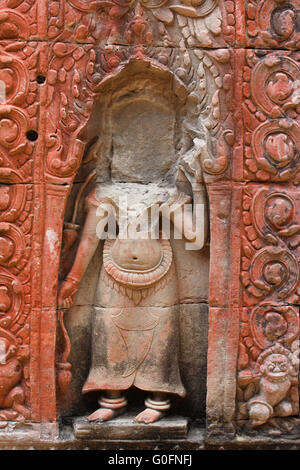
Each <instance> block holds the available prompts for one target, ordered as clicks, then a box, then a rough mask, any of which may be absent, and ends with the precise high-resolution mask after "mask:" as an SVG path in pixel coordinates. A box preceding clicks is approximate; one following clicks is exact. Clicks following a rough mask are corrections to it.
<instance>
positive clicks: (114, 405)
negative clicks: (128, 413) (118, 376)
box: [88, 390, 127, 421]
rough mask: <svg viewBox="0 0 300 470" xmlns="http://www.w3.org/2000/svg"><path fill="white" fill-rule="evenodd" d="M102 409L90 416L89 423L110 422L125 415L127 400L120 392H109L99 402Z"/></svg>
mask: <svg viewBox="0 0 300 470" xmlns="http://www.w3.org/2000/svg"><path fill="white" fill-rule="evenodd" d="M98 403H99V405H100V408H99V409H98V410H96V411H94V413H92V414H91V415H90V416H88V420H89V421H109V420H110V419H113V418H116V417H117V416H119V415H120V414H122V413H124V411H125V407H126V405H127V400H126V398H125V397H124V396H123V395H122V392H121V391H119V390H107V391H106V393H105V395H104V396H102V397H101V398H100V400H99V402H98Z"/></svg>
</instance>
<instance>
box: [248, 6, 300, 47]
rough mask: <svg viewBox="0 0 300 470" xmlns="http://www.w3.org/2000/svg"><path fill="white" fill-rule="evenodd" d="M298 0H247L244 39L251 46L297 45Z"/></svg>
mask: <svg viewBox="0 0 300 470" xmlns="http://www.w3.org/2000/svg"><path fill="white" fill-rule="evenodd" d="M299 8H300V2H299V0H292V1H286V0H248V1H247V2H246V32H247V41H248V44H249V45H251V47H265V48H270V49H274V48H282V49H299V46H300V35H299V31H298V28H297V24H298V22H299Z"/></svg>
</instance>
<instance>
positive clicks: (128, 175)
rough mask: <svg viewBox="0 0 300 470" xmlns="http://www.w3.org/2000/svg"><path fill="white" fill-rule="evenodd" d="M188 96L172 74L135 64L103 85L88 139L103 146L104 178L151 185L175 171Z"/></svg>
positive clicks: (99, 166)
mask: <svg viewBox="0 0 300 470" xmlns="http://www.w3.org/2000/svg"><path fill="white" fill-rule="evenodd" d="M187 96H188V92H187V90H186V88H185V86H184V85H183V83H181V82H180V80H179V79H178V78H177V77H175V76H174V75H173V74H172V73H171V72H170V71H169V70H168V69H165V68H163V67H161V66H158V65H157V64H155V63H152V62H149V61H145V62H143V61H139V60H132V61H129V62H128V63H127V64H125V65H124V66H122V67H120V68H119V69H118V70H117V71H115V73H114V74H113V75H110V76H109V77H107V78H106V79H105V80H103V82H101V84H100V85H99V86H98V90H97V97H96V99H95V102H94V106H93V110H92V113H91V117H90V119H89V122H88V124H87V126H86V128H85V136H84V138H85V139H86V140H87V141H89V142H91V141H95V140H96V139H98V140H99V141H101V146H100V147H99V153H98V155H97V162H95V164H96V167H97V169H98V174H99V178H100V179H101V180H102V181H105V180H108V179H109V178H112V179H113V180H115V181H121V182H139V183H148V182H151V181H155V180H159V179H161V178H164V176H165V175H166V174H167V173H168V172H169V171H170V169H171V168H172V167H174V165H175V163H176V161H177V159H178V155H177V153H176V147H177V144H178V141H179V139H180V134H181V132H180V128H181V123H182V110H183V108H184V107H185V103H186V102H187Z"/></svg>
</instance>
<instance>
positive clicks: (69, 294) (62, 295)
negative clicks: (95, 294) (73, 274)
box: [58, 279, 78, 308]
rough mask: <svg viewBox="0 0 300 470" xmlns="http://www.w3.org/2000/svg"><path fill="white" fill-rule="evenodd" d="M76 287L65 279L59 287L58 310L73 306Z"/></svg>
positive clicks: (71, 281) (72, 282)
mask: <svg viewBox="0 0 300 470" xmlns="http://www.w3.org/2000/svg"><path fill="white" fill-rule="evenodd" d="M77 289H78V285H76V284H75V283H74V281H73V280H71V279H66V280H65V282H64V283H63V285H62V286H61V289H60V292H59V296H58V307H59V308H70V307H72V305H73V302H74V297H75V294H76V292H77Z"/></svg>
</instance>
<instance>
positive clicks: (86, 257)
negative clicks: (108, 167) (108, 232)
mask: <svg viewBox="0 0 300 470" xmlns="http://www.w3.org/2000/svg"><path fill="white" fill-rule="evenodd" d="M101 209H102V210H101ZM109 211H110V208H109V205H106V204H102V205H101V208H99V207H97V206H91V207H90V208H89V210H88V213H87V217H86V220H85V224H84V228H83V232H82V237H81V240H80V243H79V246H78V249H77V253H76V257H75V261H74V264H73V266H72V269H71V271H70V272H69V274H68V275H67V277H66V280H65V281H64V283H63V285H62V287H61V290H60V293H59V297H58V306H59V307H63V308H70V307H71V305H72V304H73V300H74V296H75V294H76V292H77V289H78V286H79V283H80V281H81V279H82V277H83V275H84V273H85V271H86V269H87V267H88V265H89V263H90V261H91V259H92V257H93V255H94V253H95V251H96V249H97V246H98V244H99V239H100V236H99V234H98V233H97V225H98V223H99V222H100V221H101V219H103V217H107V214H108V213H109Z"/></svg>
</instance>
